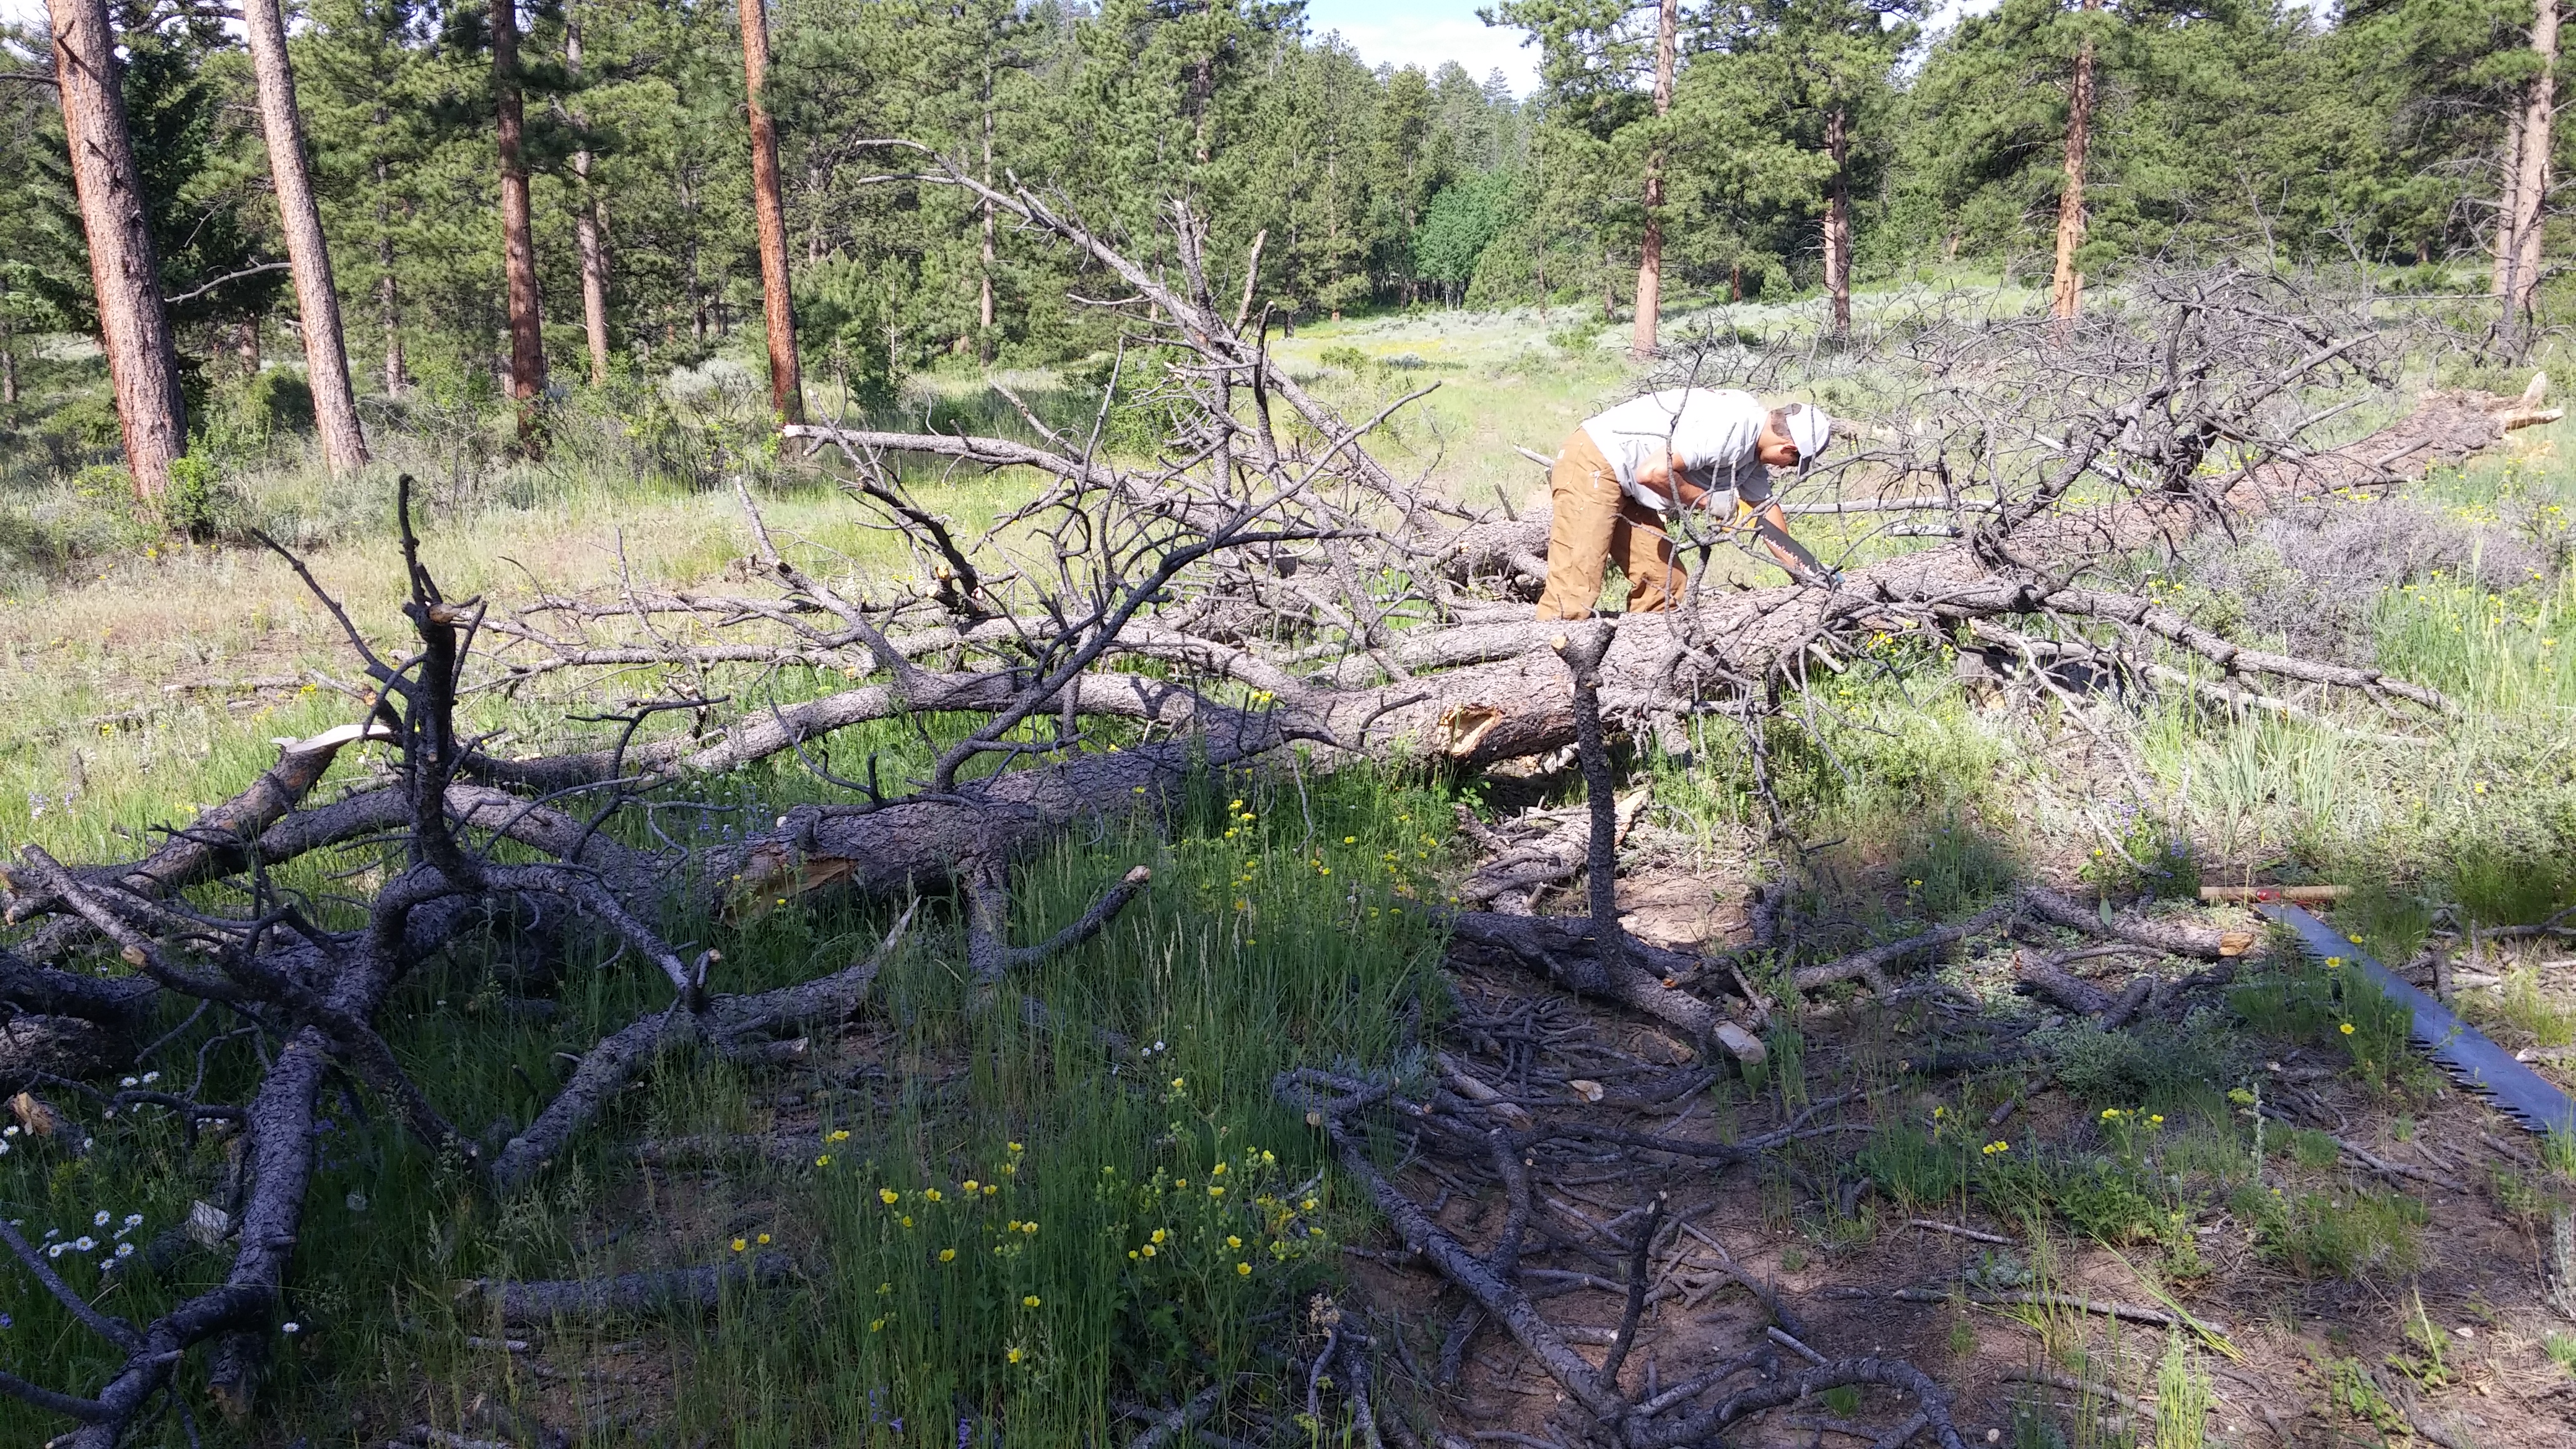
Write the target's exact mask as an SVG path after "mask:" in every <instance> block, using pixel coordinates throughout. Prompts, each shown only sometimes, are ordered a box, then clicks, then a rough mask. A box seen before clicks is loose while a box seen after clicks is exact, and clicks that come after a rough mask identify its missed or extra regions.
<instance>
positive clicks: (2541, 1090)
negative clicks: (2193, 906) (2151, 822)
mask: <svg viewBox="0 0 2576 1449" xmlns="http://www.w3.org/2000/svg"><path fill="white" fill-rule="evenodd" d="M2254 909H2255V910H2257V911H2260V912H2262V913H2263V914H2264V915H2265V916H2267V917H2269V918H2270V919H2272V920H2275V921H2279V922H2280V923H2281V924H2283V925H2285V926H2288V927H2289V928H2290V929H2291V930H2293V931H2296V932H2298V933H2299V944H2300V945H2301V946H2302V947H2304V948H2305V949H2306V950H2307V952H2308V954H2310V955H2312V956H2315V957H2317V958H2319V959H2321V960H2322V959H2324V958H2325V957H2328V956H2334V957H2340V958H2341V959H2342V960H2343V961H2345V962H2347V963H2349V964H2351V965H2353V966H2357V967H2359V968H2360V969H2361V972H2362V974H2363V975H2365V976H2368V977H2369V978H2370V979H2371V982H2372V983H2373V984H2374V985H2376V986H2378V988H2379V989H2380V990H2381V991H2383V992H2385V993H2386V994H2387V996H2388V998H2389V999H2390V1000H2391V1001H2394V1002H2396V1003H2398V1004H2399V1005H2401V1006H2403V1007H2405V1008H2406V1009H2407V1010H2408V1011H2410V1012H2411V1013H2413V1024H2412V1025H2411V1026H2409V1027H2408V1028H2407V1032H2406V1035H2407V1038H2408V1039H2409V1040H2411V1041H2412V1042H2414V1044H2415V1046H2416V1047H2417V1049H2418V1050H2420V1051H2422V1052H2423V1053H2424V1054H2425V1055H2426V1056H2428V1057H2431V1058H2432V1059H2433V1065H2435V1066H2437V1067H2440V1068H2441V1069H2442V1070H2443V1071H2444V1072H2445V1073H2447V1074H2449V1076H2450V1077H2451V1079H2452V1080H2453V1081H2456V1082H2458V1083H2459V1084H2460V1085H2461V1086H2463V1087H2465V1088H2467V1089H2468V1090H2469V1091H2471V1092H2474V1093H2476V1094H2477V1095H2478V1096H2480V1097H2483V1098H2485V1099H2486V1100H2487V1102H2488V1103H2489V1104H2490V1105H2492V1106H2493V1107H2494V1108H2495V1109H2496V1110H2497V1111H2499V1112H2502V1113H2503V1114H2504V1115H2506V1116H2508V1117H2511V1118H2512V1119H2513V1120H2514V1121H2515V1122H2517V1123H2519V1124H2520V1125H2522V1126H2523V1127H2526V1128H2528V1129H2530V1130H2531V1131H2533V1132H2537V1133H2540V1134H2541V1135H2542V1136H2548V1135H2550V1134H2552V1133H2557V1132H2571V1131H2576V1102H2571V1101H2569V1100H2568V1097H2567V1094H2566V1093H2565V1092H2563V1091H2560V1090H2559V1089H2558V1088H2557V1087H2555V1086H2553V1085H2551V1084H2550V1082H2549V1081H2548V1080H2547V1079H2545V1078H2543V1077H2542V1076H2541V1075H2540V1074H2539V1073H2538V1072H2535V1071H2533V1070H2532V1069H2531V1068H2529V1067H2527V1066H2525V1065H2523V1064H2522V1063H2521V1062H2518V1061H2515V1060H2514V1059H2513V1056H2512V1054H2511V1053H2509V1052H2507V1051H2506V1050H2505V1049H2504V1048H2502V1047H2500V1046H2497V1045H2496V1044H2495V1043H2494V1042H2491V1041H2489V1040H2487V1039H2486V1037H2485V1036H2484V1035H2483V1034H2481V1033H2480V1032H2479V1031H2478V1029H2477V1028H2476V1027H2473V1026H2471V1025H2469V1024H2468V1023H2467V1022H2465V1021H2462V1020H2460V1018H2459V1017H2458V1016H2456V1015H2454V1014H2453V1013H2452V1011H2451V1009H2450V1008H2449V1007H2447V1006H2444V1005H2443V1004H2442V1003H2441V1002H2439V1001H2436V1000H2434V999H2433V997H2432V996H2430V995H2428V994H2427V993H2425V992H2424V991H2422V990H2420V989H2418V988H2417V987H2415V986H2413V985H2411V984H2409V983H2408V982H2406V981H2404V980H2401V979H2400V978H2399V977H2398V975H2397V973H2396V972H2394V971H2391V970H2389V969H2388V968H2387V967H2386V966H2383V965H2381V964H2380V963H2379V960H2378V958H2376V957H2374V956H2372V955H2371V954H2370V953H2369V952H2367V951H2364V950H2363V949H2361V947H2359V946H2358V945H2355V944H2354V943H2353V942H2352V940H2351V939H2350V938H2349V937H2346V936H2344V935H2341V934H2340V933H2338V932H2337V931H2336V930H2335V928H2334V927H2332V926H2329V925H2327V924H2326V923H2325V922H2323V921H2320V920H2318V919H2317V918H2316V917H2314V916H2312V915H2309V914H2308V913H2307V912H2306V911H2304V910H2301V909H2300V908H2298V907H2297V906H2294V905H2291V904H2289V903H2288V902H2286V901H2278V902H2275V901H2263V902H2258V903H2257V904H2256V905H2255V907H2254Z"/></svg>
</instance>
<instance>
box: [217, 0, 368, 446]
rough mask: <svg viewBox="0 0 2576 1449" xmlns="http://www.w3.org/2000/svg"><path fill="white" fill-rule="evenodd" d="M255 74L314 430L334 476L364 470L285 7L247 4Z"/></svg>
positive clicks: (267, 1)
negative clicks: (298, 102)
mask: <svg viewBox="0 0 2576 1449" xmlns="http://www.w3.org/2000/svg"><path fill="white" fill-rule="evenodd" d="M242 28H243V29H244V30H245V31H246V32H247V33H248V36H249V40H250V62H251V74H252V77H253V79H254V81H255V82H256V84H257V87H258V90H259V124H260V129H261V130H262V131H263V132H265V133H266V135H267V140H268V173H269V178H270V180H271V182H272V183H273V184H274V185H275V187H276V189H277V218H278V222H279V226H280V229H282V230H283V231H284V232H285V233H286V258H287V262H288V263H289V265H290V266H291V267H292V269H293V271H294V273H295V314H296V318H297V321H298V323H299V327H298V330H299V331H301V332H302V333H303V334H304V376H305V381H306V382H307V383H308V384H310V385H311V387H312V389H313V423H314V428H315V430H316V431H318V432H319V433H321V435H322V454H323V457H324V458H325V459H326V460H328V461H329V463H330V465H331V472H332V474H333V476H335V477H336V476H338V475H340V474H344V473H347V472H350V471H352V470H353V469H357V468H360V467H364V466H365V465H366V461H367V439H366V435H365V434H364V433H363V432H361V431H359V428H358V399H357V395H356V394H355V393H354V392H353V391H352V390H351V388H350V384H349V350H348V347H347V345H346V344H345V343H344V342H343V341H342V339H341V336H340V293H339V290H338V288H337V287H335V286H334V285H333V283H332V279H331V248H330V245H329V243H328V242H326V241H324V240H323V236H322V213H321V212H320V210H319V209H317V208H316V207H315V206H314V204H313V176H312V172H311V170H310V169H309V168H308V167H307V166H306V165H305V159H304V144H305V143H304V113H303V112H302V111H301V110H300V109H299V108H298V107H297V106H296V104H295V70H294V68H293V67H292V66H291V65H289V64H288V63H287V57H286V17H285V15H284V13H283V11H282V8H281V7H280V5H279V0H243V3H242Z"/></svg>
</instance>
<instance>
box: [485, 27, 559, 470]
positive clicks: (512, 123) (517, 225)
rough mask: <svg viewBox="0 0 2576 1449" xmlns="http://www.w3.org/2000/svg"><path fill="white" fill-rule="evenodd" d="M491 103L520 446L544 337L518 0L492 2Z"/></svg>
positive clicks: (531, 416)
mask: <svg viewBox="0 0 2576 1449" xmlns="http://www.w3.org/2000/svg"><path fill="white" fill-rule="evenodd" d="M492 98H493V102H494V108H495V111H496V113H497V116H498V125H497V127H496V133H497V138H498V142H499V152H500V163H501V263H502V270H503V271H504V272H505V273H506V274H507V276H508V279H509V292H510V396H511V397H512V398H513V399H515V400H517V402H518V404H519V441H520V443H521V444H522V445H523V446H524V445H533V444H534V443H535V442H536V438H537V401H538V399H539V398H541V397H543V396H544V395H545V391H546V336H545V320H544V317H543V315H542V313H541V311H540V304H539V301H538V296H537V242H536V234H535V231H534V229H533V222H532V219H531V218H530V215H529V211H528V157H527V150H526V144H527V114H526V100H525V97H524V96H522V94H521V93H520V85H519V11H518V0H492Z"/></svg>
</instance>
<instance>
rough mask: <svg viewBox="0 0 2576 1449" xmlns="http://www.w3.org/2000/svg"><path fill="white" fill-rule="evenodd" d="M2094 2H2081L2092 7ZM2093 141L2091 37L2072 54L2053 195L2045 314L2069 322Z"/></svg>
mask: <svg viewBox="0 0 2576 1449" xmlns="http://www.w3.org/2000/svg"><path fill="white" fill-rule="evenodd" d="M2097 4H2098V0H2084V8H2085V9H2087V10H2091V9H2094V8H2096V6H2097ZM2092 139H2093V37H2091V36H2090V35H2087V36H2086V37H2084V41H2083V43H2082V44H2081V45H2079V46H2078V47H2077V48H2076V51H2075V83H2074V85H2073V86H2071V87H2070V88H2069V89H2068V92H2067V104H2066V186H2065V189H2064V190H2062V191H2060V192H2059V193H2058V195H2057V272H2056V275H2055V276H2054V277H2052V278H2051V279H2050V282H2049V288H2048V313H2049V315H2050V316H2052V317H2055V318H2057V319H2058V320H2060V321H2071V320H2072V319H2073V318H2074V316H2075V313H2076V309H2077V308H2078V307H2080V306H2081V305H2082V304H2083V300H2084V274H2083V273H2082V272H2079V271H2077V270H2075V253H2076V251H2077V249H2078V248H2080V247H2082V246H2083V245H2084V157H2085V152H2086V151H2087V150H2088V149H2090V147H2091V145H2092Z"/></svg>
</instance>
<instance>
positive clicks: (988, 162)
mask: <svg viewBox="0 0 2576 1449" xmlns="http://www.w3.org/2000/svg"><path fill="white" fill-rule="evenodd" d="M983 102H984V184H985V185H986V186H990V185H992V184H993V62H992V61H991V60H990V59H989V58H987V59H986V60H985V62H984V94H983ZM983 240H984V247H983V256H982V263H983V270H982V272H981V274H980V276H979V277H978V283H979V285H978V287H977V295H976V300H975V323H976V327H977V329H978V330H977V332H976V338H977V342H976V354H975V355H976V360H977V361H979V362H982V363H984V364H985V365H986V366H990V365H991V364H992V361H993V257H994V251H993V198H991V197H989V196H988V197H985V198H984V239H983Z"/></svg>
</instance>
